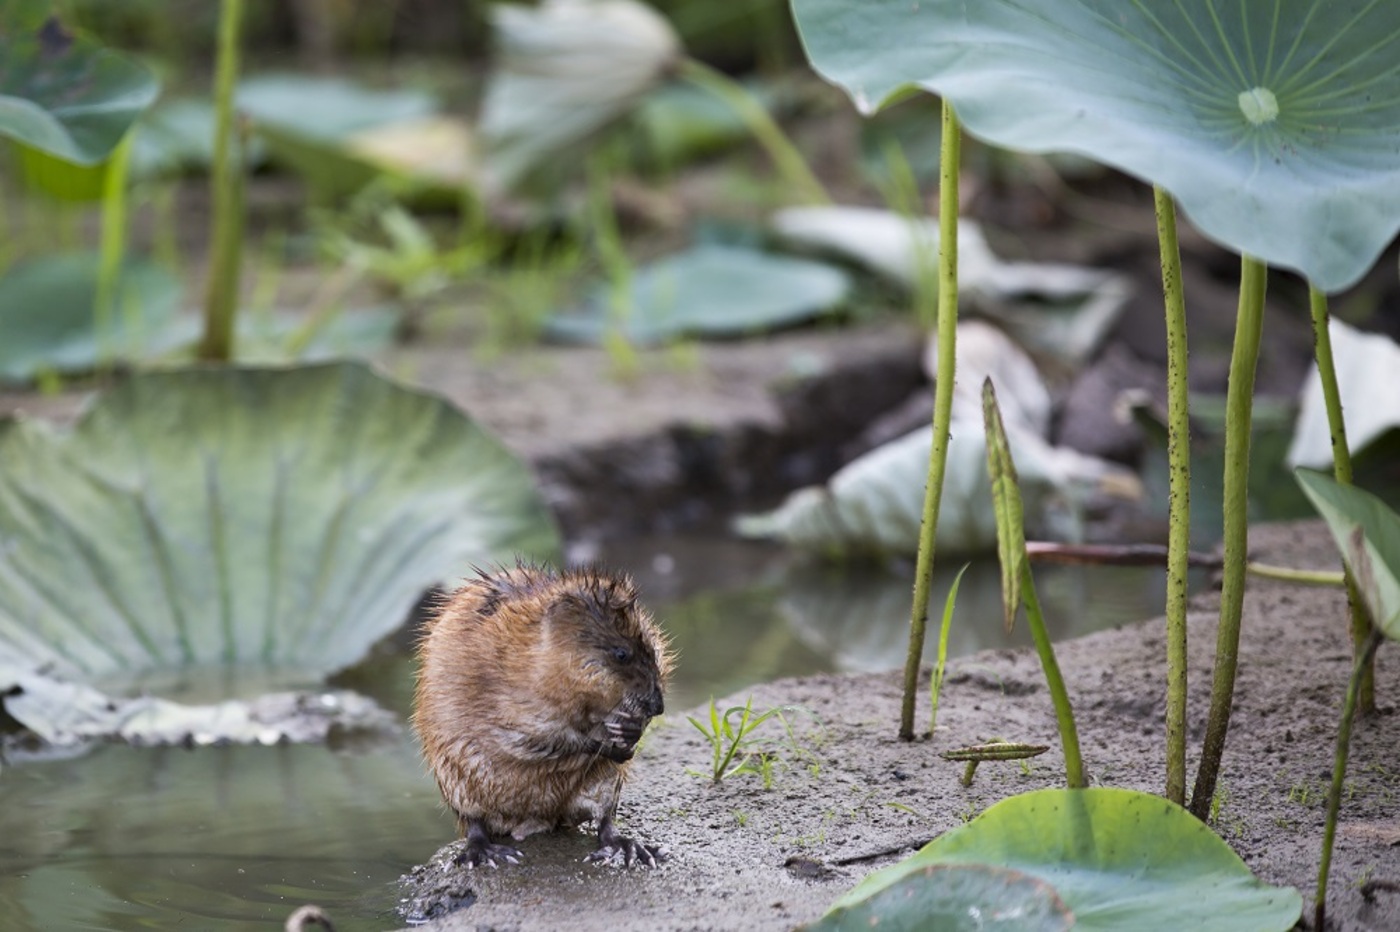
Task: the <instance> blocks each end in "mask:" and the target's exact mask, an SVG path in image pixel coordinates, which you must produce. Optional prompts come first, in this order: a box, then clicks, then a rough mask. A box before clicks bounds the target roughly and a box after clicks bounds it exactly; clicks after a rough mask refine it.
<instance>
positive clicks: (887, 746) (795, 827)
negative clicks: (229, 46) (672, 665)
mask: <svg viewBox="0 0 1400 932" xmlns="http://www.w3.org/2000/svg"><path fill="white" fill-rule="evenodd" d="M1251 542H1252V546H1251V550H1252V551H1253V552H1254V553H1256V554H1257V555H1258V557H1259V558H1260V559H1266V560H1268V561H1269V562H1274V563H1281V564H1290V565H1302V566H1318V567H1321V566H1335V565H1337V558H1336V556H1335V552H1334V550H1333V549H1332V545H1331V543H1330V540H1329V538H1328V537H1327V534H1326V532H1325V530H1324V529H1323V528H1322V526H1321V525H1320V524H1318V523H1305V524H1290V525H1272V526H1262V527H1258V528H1255V529H1254V532H1253V534H1252V538H1251ZM1216 605H1217V597H1216V596H1215V595H1214V594H1213V593H1207V594H1204V595H1201V596H1199V597H1197V598H1196V599H1195V600H1193V602H1192V605H1191V616H1190V636H1191V648H1190V657H1191V660H1190V676H1191V707H1190V714H1191V718H1192V721H1193V723H1195V729H1194V730H1193V732H1192V734H1191V740H1192V748H1191V760H1190V763H1189V766H1190V767H1191V768H1192V772H1194V766H1195V759H1196V755H1197V753H1198V752H1199V741H1200V737H1201V723H1202V720H1203V718H1204V715H1205V710H1206V708H1207V705H1208V687H1209V671H1210V663H1211V658H1212V656H1213V652H1214V626H1215V612H1216ZM1344 617H1345V600H1344V598H1343V597H1342V595H1341V594H1340V593H1339V592H1334V591H1332V590H1324V589H1312V588H1306V587H1302V586H1297V585H1292V584H1286V583H1279V582H1265V581H1259V580H1253V581H1251V583H1250V588H1249V592H1248V595H1247V597H1246V602H1245V618H1244V634H1243V638H1242V643H1241V649H1240V656H1241V663H1240V678H1239V682H1238V686H1237V689H1236V695H1235V707H1234V717H1233V720H1232V727H1231V734H1230V741H1229V746H1228V748H1227V750H1226V754H1225V760H1224V766H1223V772H1222V777H1221V785H1222V796H1221V799H1222V803H1221V806H1220V808H1219V815H1218V821H1217V825H1216V828H1217V830H1218V831H1219V832H1220V834H1221V835H1222V836H1223V837H1224V838H1225V839H1226V840H1227V841H1228V842H1229V843H1230V844H1231V845H1232V846H1233V847H1234V849H1235V850H1236V851H1238V852H1239V854H1240V855H1241V857H1243V858H1244V860H1245V861H1246V863H1248V864H1249V865H1250V867H1251V868H1253V869H1254V870H1255V871H1256V872H1257V873H1258V874H1259V876H1260V877H1262V878H1263V879H1265V880H1267V881H1269V882H1271V883H1278V884H1289V885H1293V886H1296V887H1298V888H1299V889H1300V890H1301V891H1302V893H1303V896H1304V898H1305V900H1307V899H1309V898H1310V897H1311V895H1312V891H1313V885H1314V880H1315V877H1316V871H1317V863H1318V858H1319V855H1320V846H1321V833H1322V819H1323V795H1324V791H1325V786H1326V783H1327V780H1328V778H1329V775H1330V767H1331V761H1332V755H1333V740H1334V735H1335V730H1336V722H1337V718H1338V713H1339V710H1340V707H1341V701H1342V696H1343V692H1344V688H1345V681H1346V678H1347V675H1348V673H1349V656H1348V648H1347V645H1346V635H1345V621H1344ZM955 623H956V624H998V623H1000V620H999V619H993V618H977V619H974V618H967V617H960V618H958V619H957V620H956V622H955ZM1163 654H1164V643H1163V633H1162V622H1161V621H1160V619H1158V620H1151V621H1145V622H1142V623H1139V624H1134V625H1128V626H1124V627H1122V628H1119V629H1116V630H1113V631H1107V632H1103V633H1100V634H1095V635H1091V636H1089V637H1085V638H1081V639H1078V640H1074V641H1069V642H1066V643H1064V644H1062V645H1060V647H1059V657H1060V664H1061V666H1062V668H1063V669H1064V672H1065V674H1066V678H1067V682H1068V685H1069V688H1070V694H1071V697H1072V700H1073V702H1074V706H1075V711H1076V713H1077V716H1078V723H1079V730H1080V736H1081V741H1082V745H1083V753H1084V758H1085V763H1086V766H1087V767H1088V768H1089V770H1090V772H1091V773H1092V776H1093V779H1094V781H1095V782H1096V783H1099V784H1103V785H1110V786H1121V787H1129V788H1133V789H1141V790H1149V791H1154V792H1159V791H1160V790H1161V786H1162V781H1163V774H1164V754H1163V737H1162V715H1163V711H1164V708H1165V702H1164V695H1163V690H1164V686H1163V684H1164V682H1165V674H1164V669H1165V662H1164V657H1163ZM1377 665H1378V683H1379V684H1380V687H1381V688H1380V690H1379V691H1380V694H1381V695H1382V696H1385V695H1387V694H1388V692H1389V690H1388V689H1387V688H1386V687H1387V685H1393V684H1394V683H1395V682H1396V681H1397V678H1400V652H1397V651H1396V650H1395V649H1394V647H1393V645H1389V644H1387V645H1385V646H1384V647H1382V649H1381V651H1380V654H1379V657H1378V660H1377ZM749 695H750V694H749V693H744V694H741V695H736V696H731V697H729V698H728V700H722V701H721V705H722V706H723V705H724V704H726V703H736V702H737V703H739V704H742V703H743V702H744V701H745V700H746V699H747V698H748V697H749ZM752 696H753V699H754V703H755V705H756V706H757V707H759V708H765V709H766V708H769V707H772V706H776V705H790V704H796V705H800V706H802V707H804V708H805V709H807V710H810V713H811V714H797V715H794V716H793V717H792V721H793V724H794V731H795V734H796V735H797V738H798V748H800V751H795V750H791V749H789V750H786V751H784V752H782V753H783V756H782V759H781V761H780V762H779V764H778V765H777V766H776V767H775V769H774V774H773V786H772V789H769V790H765V789H763V787H762V784H761V781H760V780H759V778H758V777H755V776H739V777H732V778H730V779H729V780H727V781H725V782H724V783H721V784H719V785H713V784H711V783H710V782H709V780H708V779H704V778H700V777H696V776H692V775H691V774H690V773H689V772H688V771H690V770H704V769H705V768H706V767H707V765H708V762H709V754H710V751H709V746H708V745H707V744H706V743H704V741H703V739H702V738H701V737H700V735H699V734H698V732H696V731H695V729H693V728H692V727H691V726H690V725H689V724H688V723H687V722H686V721H685V715H684V714H683V713H682V714H673V715H670V716H668V717H667V719H666V720H665V722H664V724H663V725H662V727H659V728H657V729H656V730H655V731H654V732H653V733H652V734H651V735H649V737H648V738H647V741H646V743H645V745H644V747H643V749H642V751H641V753H640V755H639V758H638V761H637V764H636V768H635V770H634V775H633V780H632V783H631V785H630V786H629V787H628V789H627V791H626V793H625V794H624V797H623V806H622V811H621V819H622V822H623V825H624V829H625V830H627V831H630V832H631V833H634V834H636V835H638V836H641V837H644V838H646V839H648V840H651V841H655V842H661V843H664V844H666V845H667V846H669V848H670V849H671V852H672V853H671V859H670V861H669V862H668V863H667V864H666V865H664V866H663V867H661V868H660V869H658V870H654V871H640V870H633V871H625V870H621V869H612V868H597V867H593V866H590V865H585V864H582V863H581V859H582V857H583V856H584V855H585V854H586V853H587V852H588V851H589V850H591V848H592V846H593V840H592V838H591V837H589V836H586V835H583V834H573V833H566V834H558V835H552V836H535V837H533V838H531V839H528V840H527V841H526V842H524V843H523V845H522V848H523V850H524V851H525V853H526V862H525V863H524V864H521V865H519V866H515V867H511V868H508V869H500V870H494V871H493V870H483V871H476V872H474V873H472V872H466V871H463V870H461V869H458V868H454V867H452V866H451V865H450V863H449V861H450V856H451V850H450V849H444V850H443V851H441V852H439V854H438V855H437V857H436V858H434V859H433V862H432V863H430V864H427V865H426V866H425V867H422V868H419V869H418V870H417V871H416V872H415V874H414V875H413V876H412V878H411V882H410V883H409V886H408V894H409V895H411V896H412V897H416V899H414V900H413V901H412V902H410V903H408V904H407V905H408V907H409V909H410V911H417V912H418V913H419V914H431V913H433V912H434V910H435V907H438V906H439V904H443V903H444V901H445V900H447V899H452V898H455V899H454V901H460V900H461V899H462V898H466V897H475V898H476V902H475V903H474V905H472V906H470V907H468V908H465V909H462V910H459V911H457V912H454V913H452V914H450V915H447V916H446V917H444V918H441V919H438V920H436V921H434V922H433V923H431V924H429V925H428V926H426V927H420V928H428V929H433V930H442V932H449V930H465V929H519V930H533V929H539V930H545V929H558V928H572V929H599V930H603V929H608V930H630V929H635V930H643V929H646V930H653V929H662V930H682V929H773V930H778V929H790V928H792V927H794V926H795V925H797V924H800V923H804V922H808V921H811V920H812V919H815V918H816V917H817V916H819V915H820V914H821V913H822V911H823V910H824V909H825V907H826V906H827V904H828V903H830V902H831V901H832V900H833V899H834V898H835V897H836V896H837V895H838V894H839V893H841V892H842V891H844V890H846V889H847V888H849V887H850V886H851V885H853V884H854V883H855V882H856V881H857V880H859V879H860V878H861V877H862V876H864V875H865V874H866V873H868V872H869V871H871V870H874V869H876V868H878V867H882V866H884V865H886V864H889V863H892V862H893V861H894V860H895V859H896V858H897V857H899V856H900V854H902V853H907V852H908V851H910V850H912V849H913V848H914V847H916V846H917V845H919V844H921V843H923V842H925V841H927V840H928V839H930V838H932V837H934V836H935V835H937V834H939V833H940V832H943V831H945V830H947V829H949V828H952V827H953V826H956V825H958V824H959V823H960V822H961V821H962V820H963V819H965V818H968V817H970V816H971V815H973V814H975V813H977V812H980V811H981V810H983V809H985V808H986V807H987V806H989V805H991V804H992V803H994V802H996V801H998V800H999V799H1001V798H1003V797H1005V796H1008V795H1011V794H1014V793H1018V792H1023V791H1026V790H1032V789H1039V788H1042V787H1049V786H1056V785H1061V782H1062V778H1063V772H1062V769H1061V768H1062V758H1061V757H1060V754H1059V750H1058V747H1059V741H1058V737H1057V736H1056V733H1055V724H1054V716H1053V712H1052V710H1051V706H1050V701H1049V698H1048V696H1047V694H1046V691H1045V689H1044V686H1043V685H1042V682H1041V678H1040V672H1039V668H1038V665H1037V663H1036V660H1035V658H1034V656H1033V655H1032V654H1029V653H1022V652H1013V651H997V652H987V653H982V654H977V655H974V656H971V657H967V658H963V659H960V660H957V661H953V662H950V667H949V680H948V683H947V685H946V686H945V689H944V693H943V700H942V704H941V708H940V712H939V728H938V734H937V735H936V736H934V737H933V738H932V739H928V738H925V739H923V740H919V741H916V742H914V743H912V744H906V743H902V742H899V741H898V740H896V739H895V738H894V731H895V722H896V719H897V714H898V704H899V685H898V674H897V673H896V672H894V671H891V672H889V673H882V674H874V675H863V676H835V675H830V676H818V677H811V678H805V679H796V680H782V681H778V682H775V683H770V684H767V685H764V686H760V687H756V688H755V689H754V690H753V691H752ZM1382 701H1383V704H1384V700H1382ZM692 714H695V710H692ZM920 721H921V723H926V722H927V705H926V700H925V701H924V703H923V706H922V708H921V709H920ZM1396 722H1397V719H1396V716H1395V715H1394V714H1393V710H1387V711H1386V712H1385V714H1383V715H1381V716H1379V717H1377V718H1375V719H1373V720H1370V721H1367V722H1364V723H1361V724H1360V725H1359V727H1358V728H1357V730H1356V733H1355V738H1354V742H1353V749H1352V762H1351V766H1350V770H1349V780H1348V792H1347V794H1346V797H1345V799H1344V802H1343V804H1342V816H1341V818H1342V822H1341V829H1340V831H1339V834H1338V841H1337V848H1336V854H1335V857H1334V861H1333V874H1332V882H1331V887H1330V889H1331V891H1332V895H1331V897H1330V900H1329V908H1328V915H1329V917H1331V918H1332V921H1333V922H1334V923H1335V924H1336V925H1335V927H1336V928H1339V929H1346V930H1381V929H1395V928H1400V894H1396V893H1394V892H1384V891H1383V890H1382V891H1381V892H1377V891H1376V885H1374V884H1373V885H1371V886H1366V883H1367V882H1368V881H1374V882H1389V883H1391V884H1394V883H1396V882H1400V764H1397V762H1400V728H1397V727H1396ZM994 737H1000V738H1005V739H1008V740H1013V741H1028V742H1035V743H1043V744H1049V745H1051V747H1052V750H1051V751H1050V753H1048V754H1046V755H1044V756H1042V757H1040V758H1038V759H1036V760H1035V761H1034V762H1033V766H1032V767H1031V768H1030V771H1029V773H1023V772H1022V771H1021V769H1019V767H1018V766H1017V765H1015V764H1009V763H1008V764H1003V765H995V764H988V765H983V767H982V768H981V769H980V770H979V771H978V774H977V777H976V780H975V782H974V784H973V786H972V787H970V788H965V787H963V786H962V785H961V784H960V783H959V776H960V772H961V767H960V766H959V765H955V764H949V763H945V762H944V761H942V760H941V759H939V758H938V757H937V752H938V751H940V750H943V749H946V748H950V747H955V746H961V745H966V744H974V743H978V742H982V741H985V740H988V739H991V738H994ZM425 857H427V850H426V848H425ZM1382 885H1383V884H1382Z"/></svg>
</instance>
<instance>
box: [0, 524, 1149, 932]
mask: <svg viewBox="0 0 1400 932" xmlns="http://www.w3.org/2000/svg"><path fill="white" fill-rule="evenodd" d="M597 556H598V557H599V558H600V559H601V560H602V561H603V562H605V563H606V564H607V565H610V566H616V567H620V568H623V569H626V570H628V571H630V572H631V573H633V575H634V576H636V577H637V579H638V582H639V583H640V585H641V588H642V591H643V593H644V594H645V597H646V599H647V602H648V604H650V605H651V607H652V609H653V611H654V612H655V614H656V615H657V617H658V618H659V619H660V620H661V621H662V623H663V625H664V626H665V627H666V628H667V629H668V630H669V631H670V633H671V636H672V639H673V643H674V646H675V648H676V649H677V651H678V653H679V656H680V662H679V666H678V668H677V671H676V677H675V681H674V683H673V686H672V689H671V692H670V695H669V696H668V698H667V704H668V707H669V708H670V709H671V710H672V718H673V719H674V720H681V721H683V719H682V716H681V715H679V714H676V713H678V712H681V711H682V710H685V709H687V708H689V707H691V706H694V705H696V704H699V703H703V702H706V701H707V700H708V699H709V697H711V696H715V697H716V698H719V697H723V696H726V695H729V694H731V693H736V692H741V691H742V690H743V689H745V688H746V687H748V686H751V685H753V684H754V683H758V682H762V681H764V680H769V679H773V678H776V677H780V676H788V675H798V674H804V673H814V672H822V671H831V670H839V671H864V670H880V669H889V668H894V667H899V666H901V665H902V663H903V654H904V645H905V638H906V636H907V635H906V631H907V626H908V613H909V597H910V595H909V594H910V586H911V583H910V580H911V570H910V569H909V568H908V567H904V568H903V569H901V570H898V571H893V570H889V571H879V570H870V571H853V570H838V569H832V568H831V567H810V566H803V565H801V564H800V563H799V562H797V561H795V560H794V559H793V558H792V557H791V556H790V555H789V554H786V553H784V552H783V551H781V550H779V549H775V548H772V547H769V546H766V545H760V544H753V543H744V542H737V541H733V540H728V539H684V540H682V539H674V538H667V539H653V540H640V541H631V542H628V543H627V544H626V545H616V546H613V547H611V548H610V549H609V550H607V551H606V552H603V553H601V554H598V555H597ZM956 570H957V564H952V563H951V561H950V563H949V565H947V566H946V567H945V568H943V569H942V570H940V571H939V573H938V574H937V579H936V580H935V584H934V588H933V600H934V603H933V607H932V611H931V615H932V617H933V625H934V627H932V628H931V630H930V632H929V646H930V652H931V651H932V648H933V646H934V645H935V644H936V643H937V628H936V624H937V620H938V618H939V617H940V615H941V608H942V604H943V598H944V596H945V594H946V592H947V589H948V586H949V585H950V583H951V580H952V574H953V573H954V572H956ZM998 586H999V577H998V572H997V567H996V565H995V563H977V564H974V565H973V566H972V568H971V569H969V571H968V573H967V576H966V577H965V578H964V580H963V583H962V587H961V589H960V593H959V599H958V607H957V613H956V615H955V616H954V621H953V627H952V630H951V632H950V653H951V654H952V655H954V656H957V655H965V654H968V653H971V652H973V651H976V650H979V649H981V648H984V647H999V646H1004V645H1007V644H1026V643H1029V637H1028V635H1026V634H1025V632H1024V625H1022V626H1020V627H1019V628H1018V630H1017V632H1016V633H1015V634H1013V635H1012V636H1010V637H1009V638H1008V637H1007V636H1005V635H1003V633H1002V629H1001V622H1000V619H1001V605H1000V593H999V591H998ZM1037 586H1038V590H1039V592H1040V596H1041V601H1042V603H1043V605H1044V610H1045V612H1046V615H1047V620H1048V622H1049V624H1050V626H1051V628H1052V636H1054V637H1056V638H1065V637H1072V636H1074V635H1077V634H1083V633H1087V632H1089V631H1093V630H1098V629H1100V628H1104V627H1108V626H1111V625H1114V624H1119V623H1122V622H1126V621H1133V620H1137V619H1139V618H1145V617H1149V616H1153V615H1157V614H1160V613H1161V605H1162V601H1163V598H1164V584H1163V579H1162V573H1161V571H1160V570H1152V569H1140V568H1082V567H1041V568H1039V569H1037ZM412 676H413V668H412V663H411V660H410V658H408V657H407V656H406V655H405V654H404V653H403V652H402V651H397V652H395V651H390V652H383V653H381V654H380V656H378V657H377V658H376V659H375V660H374V661H373V662H371V663H369V664H367V665H365V666H364V667H363V668H362V669H360V670H358V671H356V672H355V673H353V674H352V675H351V676H349V677H347V678H346V683H347V685H352V686H353V687H355V688H357V689H360V690H362V691H365V692H368V693H370V694H371V695H373V696H374V697H375V698H376V699H377V700H378V701H380V702H381V703H382V704H384V705H385V706H386V707H388V708H391V709H392V710H394V711H395V712H396V713H398V714H399V715H400V716H403V715H406V713H407V711H408V704H409V701H410V696H411V692H412ZM740 699H741V700H742V695H741V696H740ZM452 836H453V824H452V820H451V819H450V818H449V817H448V816H447V815H446V813H445V812H444V811H443V809H442V807H441V805H440V803H439V800H438V795H437V789H436V787H434V785H433V782H432V780H431V779H430V778H429V777H428V776H427V775H426V774H425V772H424V771H423V769H422V766H421V764H420V762H419V758H418V751H417V747H416V745H415V744H414V741H413V739H412V737H411V736H410V735H408V734H407V733H406V732H405V733H404V734H402V735H400V736H398V737H397V738H393V739H389V740H387V741H385V742H382V743H380V744H378V745H376V746H374V747H362V748H354V749H345V748H342V749H338V750H332V749H329V748H326V747H320V746H316V747H307V746H301V747H294V746H283V747H271V748H267V747H230V748H201V749H198V750H194V751H185V750H176V749H135V748H127V747H122V746H104V747H98V748H95V749H93V750H91V751H89V752H88V753H86V754H83V755H80V756H76V757H73V758H71V759H67V760H47V761H42V762H34V761H29V762H20V763H15V762H10V763H9V764H7V765H6V766H5V767H4V769H3V771H0V929H5V930H11V929H13V930H28V929H34V930H58V929H151V930H175V929H208V930H235V929H269V928H281V923H282V921H283V919H284V918H285V917H286V916H287V914H288V913H290V912H291V911H292V910H293V909H295V908H296V907H297V906H299V905H301V904H303V903H317V904H319V905H321V906H322V907H324V908H325V909H327V910H328V911H329V912H330V914H331V916H332V918H333V919H334V920H335V922H336V927H337V928H338V929H341V930H343V932H345V930H361V929H363V930H378V929H388V928H396V927H398V926H400V925H402V923H400V922H399V921H398V920H397V918H396V916H395V914H394V908H395V905H396V902H397V889H396V881H397V879H398V877H399V876H400V875H401V874H403V873H405V872H406V871H408V870H409V869H410V868H411V867H412V866H413V865H414V864H416V863H419V862H421V861H423V860H425V859H427V858H428V857H429V856H430V855H431V854H432V853H433V852H434V851H436V850H437V848H438V847H439V846H440V845H442V844H443V843H445V842H447V841H449V840H450V839H451V838H452Z"/></svg>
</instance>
